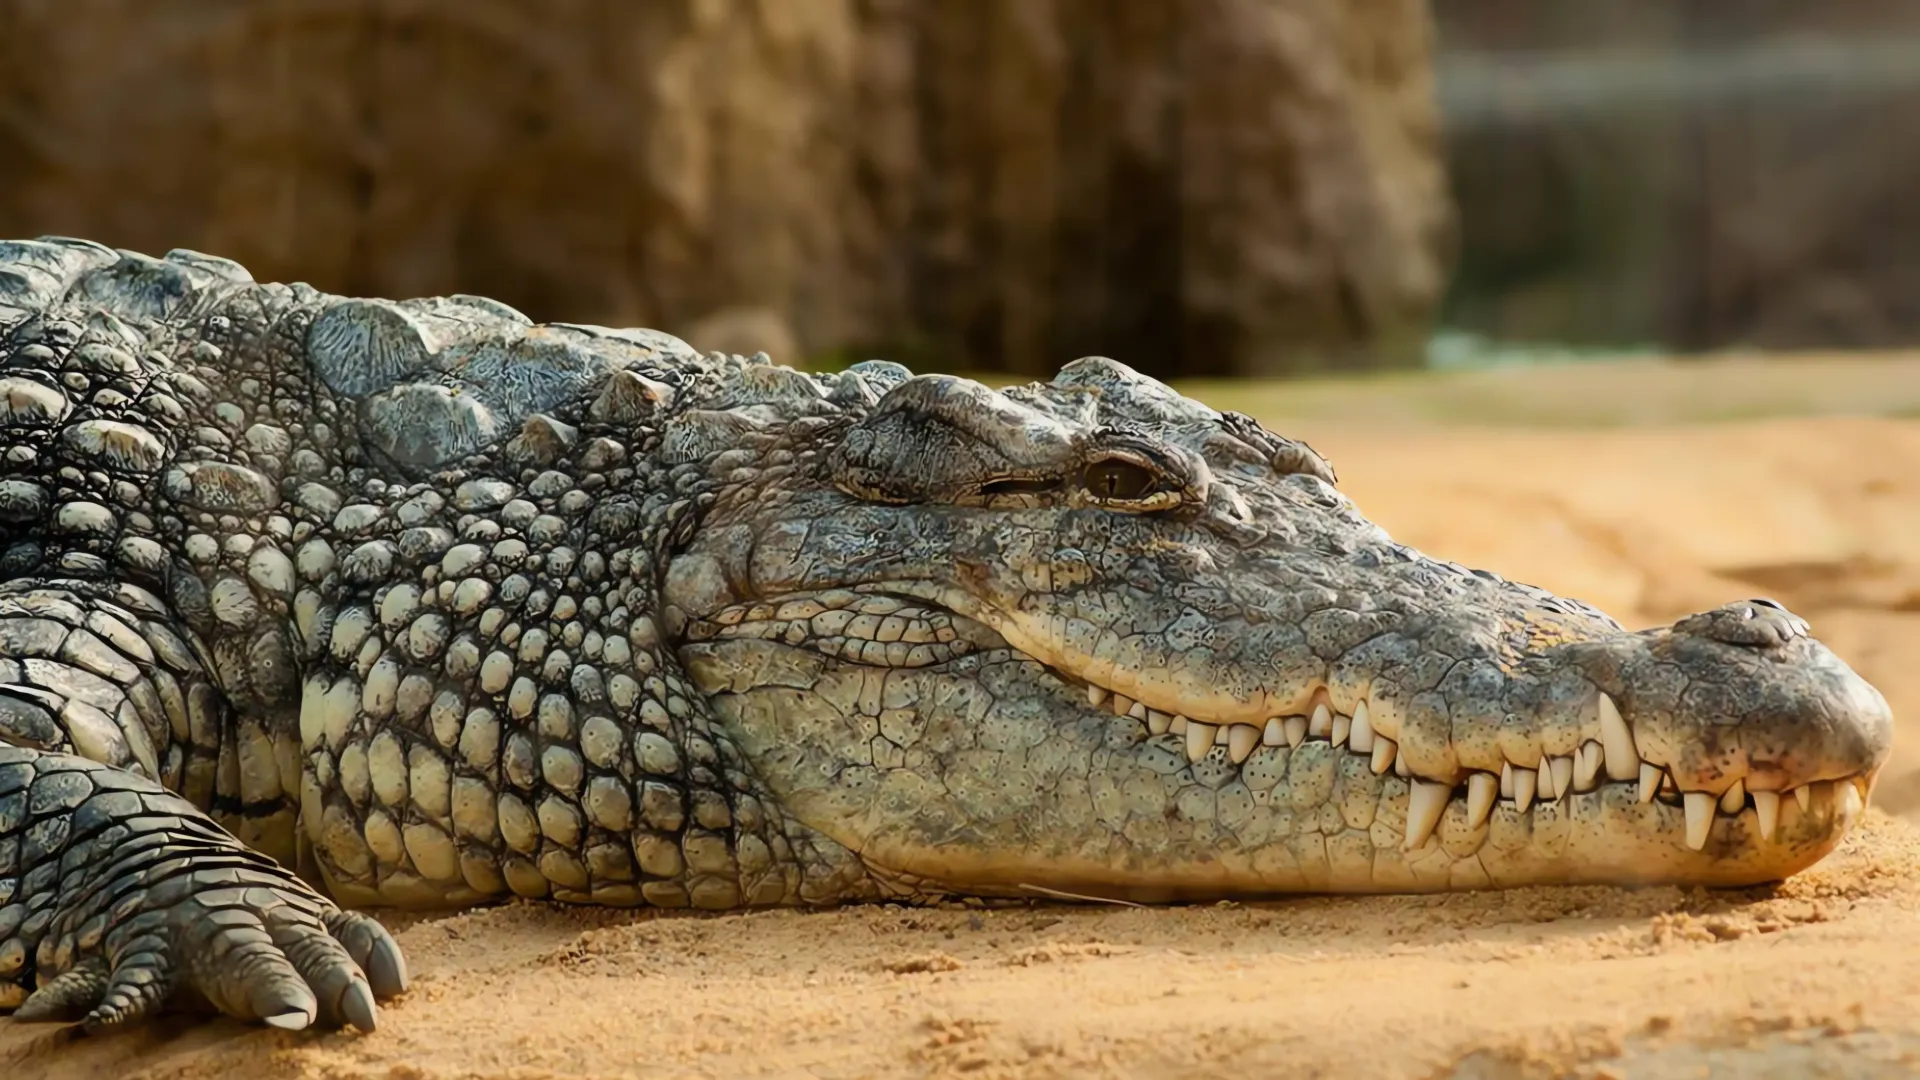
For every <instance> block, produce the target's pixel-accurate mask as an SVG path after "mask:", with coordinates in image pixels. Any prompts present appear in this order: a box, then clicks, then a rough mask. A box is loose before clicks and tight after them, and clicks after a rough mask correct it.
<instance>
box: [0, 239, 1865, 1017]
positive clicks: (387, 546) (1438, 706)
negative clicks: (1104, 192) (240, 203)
mask: <svg viewBox="0 0 1920 1080" xmlns="http://www.w3.org/2000/svg"><path fill="white" fill-rule="evenodd" d="M1891 737H1892V717H1891V714H1890V712H1889V709H1888V707H1887V703H1886V701H1885V699H1884V698H1883V697H1882V696H1881V695H1880V694H1879V692H1878V691H1876V690H1875V689H1874V688H1873V687H1872V686H1871V685H1869V684H1868V683H1867V682H1866V681H1864V680H1863V679H1861V678H1860V677H1859V676H1857V675H1856V674H1855V673H1854V672H1853V671H1852V670H1851V669H1850V668H1849V667H1848V666H1847V665H1846V664H1845V663H1844V662H1843V661H1842V660H1841V659H1839V658H1838V657H1836V656H1835V655H1834V654H1833V653H1832V652H1831V651H1829V650H1828V649H1827V648H1826V647H1825V646H1823V645H1822V644H1821V643H1819V642H1818V641H1817V640H1816V639H1815V638H1813V637H1812V636H1811V635H1810V633H1809V628H1808V626H1807V624H1806V623H1805V622H1804V621H1803V620H1801V619H1800V618H1798V617H1796V616H1794V615H1793V614H1791V613H1790V612H1788V611H1787V610H1786V609H1784V608H1782V607H1781V606H1780V605H1778V604H1775V603H1773V602H1771V601H1769V600H1765V599H1749V600H1739V601H1734V602H1731V603H1728V604H1726V605H1725V606H1722V607H1720V608H1717V609H1714V610H1711V611H1706V612H1702V613H1700V614H1697V615H1692V616H1689V617H1686V618H1683V619H1680V620H1679V621H1677V622H1675V623H1673V624H1672V625H1670V626H1664V627H1658V628H1654V629H1648V630H1639V631H1630V630H1628V629H1626V628H1624V627H1623V626H1622V624H1621V623H1619V622H1617V621H1616V620H1614V619H1612V618H1610V617H1608V616H1607V615H1605V614H1603V613H1602V612H1600V611H1599V610H1597V609H1595V608H1593V607H1592V606H1589V605H1587V604H1585V603H1582V602H1579V601H1575V600H1571V599H1565V598H1561V597H1558V596H1556V595H1553V594H1551V593H1549V592H1547V591H1545V590H1542V589H1539V588H1535V587H1531V586H1528V585H1523V584H1519V583H1516V582H1513V581H1509V580H1506V579H1503V578H1502V577H1500V576H1498V575H1496V574H1493V573H1489V572H1486V571H1482V570H1471V569H1467V568H1464V567H1461V566H1459V565H1456V564H1454V563H1450V562H1447V561H1443V560H1439V559H1435V558H1431V557H1428V556H1426V555H1423V554H1422V553H1420V552H1418V551H1416V550H1413V549H1411V548H1409V547H1407V546H1404V545H1401V544H1398V543H1396V542H1394V541H1393V540H1392V539H1391V538H1390V537H1389V536H1388V534H1387V533H1386V532H1385V531H1384V530H1383V529H1382V528H1381V527H1379V526H1378V525H1376V524H1374V523H1373V522H1371V521H1369V520H1368V519H1367V518H1366V517H1365V516H1364V515H1363V514H1362V513H1361V511H1360V509H1359V508H1358V507H1357V506H1356V505H1355V504H1354V502H1353V501H1352V500H1351V499H1349V498H1348V497H1347V496H1346V495H1345V494H1343V493H1342V492H1341V490H1340V489H1339V488H1338V487H1337V485H1336V477H1335V474H1334V471H1333V469H1332V468H1331V466H1330V465H1329V464H1328V463H1327V461H1326V460H1325V459H1324V458H1322V457H1321V456H1320V455H1319V454H1317V453H1315V452H1314V451H1313V450H1312V449H1311V448H1310V447H1309V446H1307V445H1306V444H1305V443H1303V442H1300V441H1297V440H1293V439H1289V438H1285V437H1283V436H1280V435H1278V434H1275V433H1273V432H1270V431H1268V430H1266V429H1265V428H1263V427H1262V426H1261V425H1260V424H1259V423H1257V422H1256V421H1254V420H1253V419H1251V418H1249V417H1247V416H1245V415H1242V414H1239V413H1234V412H1223V411H1217V410H1215V409H1213V408H1210V407H1208V406H1207V405H1205V404H1202V403H1201V402H1199V401H1197V400H1194V399H1192V398H1189V397H1186V396H1183V395H1182V394H1180V393H1178V392H1176V391H1174V390H1173V389H1170V388H1169V387H1167V386H1166V385H1163V384H1162V383H1160V382H1158V381H1156V380H1154V379H1151V378H1147V377H1144V376H1142V375H1140V374H1138V373H1136V372H1135V371H1134V370H1133V369H1131V368H1129V367H1127V366H1125V365H1124V364H1122V363H1120V362H1117V361H1115V360H1112V359H1107V358H1102V357H1087V358H1082V359H1079V360H1075V361H1073V362H1071V363H1068V364H1066V365H1065V366H1064V367H1062V368H1061V369H1060V370H1059V371H1058V373H1057V374H1056V376H1055V377H1054V378H1053V379H1052V380H1051V381H1049V382H1045V383H1034V384H1030V385H1024V386H1014V387H1007V388H1003V389H992V388H989V387H987V386H986V385H983V384H981V383H979V382H976V381H971V380H967V379H963V378H958V377H953V376H948V375H938V374H928V375H913V374H912V373H910V372H909V371H908V370H907V369H906V368H904V367H901V366H899V365H897V364H893V363H889V362H885V361H868V362H865V363H859V364H855V365H853V366H851V367H849V368H847V369H845V370H843V371H839V372H835V373H809V372H803V371H800V370H796V369H793V368H789V367H785V366H780V365H776V364H774V363H772V362H771V361H770V360H769V359H768V358H767V357H765V356H764V355H758V356H754V357H750V358H743V357H739V356H728V355H721V354H718V353H710V354H702V353H700V352H698V351H696V350H695V349H693V348H691V347H689V346H688V345H687V344H686V343H685V342H683V341H681V340H680V339H678V338H675V337H673V336H670V335H668V334H665V333H660V332H656V331H651V330H641V329H609V328H606V327H601V326H592V325H584V324H570V323H549V324H535V323H534V322H533V321H531V320H530V319H528V318H527V317H526V316H524V315H522V314H521V313H519V312H518V311H516V310H514V309H512V308H511V307H508V306H506V305H504V304H501V303H498V302H494V301H491V300H487V299H484V298H481V297H475V296H466V295H454V296H445V297H434V298H422V299H412V300H405V301H399V302H390V301H386V300H379V299H358V298H346V297H340V296H334V295H329V294H326V293H324V292H321V291H319V290H317V289H315V288H312V287H310V286H308V285H304V284H293V285H286V284H272V283H260V282H256V281H255V280H253V278H252V277H251V275H249V274H248V273H247V272H246V270H244V269H243V268H242V267H240V266H239V265H237V264H235V263H234V262H231V261H229V260H226V259H222V258H218V257H216V256H211V255H206V254H202V253H198V252H193V251H188V250H175V251H171V252H169V253H167V254H166V255H165V256H164V257H163V258H153V257H150V256H146V255H141V254H138V253H135V252H130V251H123V250H116V249H113V248H109V247H106V246H102V245H99V244H95V243H90V242H86V241H80V240H72V239H63V238H42V239H39V240H33V241H15V242H7V243H0V1009H4V1010H10V1011H11V1012H12V1015H13V1016H14V1018H15V1019H16V1020H18V1021H29V1020H58V1021H67V1022H72V1021H78V1022H81V1023H83V1024H84V1025H86V1027H87V1028H88V1029H99V1028H106V1027H111V1026H114V1025H120V1024H127V1023H131V1022H133V1021H136V1020H139V1019H141V1018H144V1017H148V1016H151V1015H154V1014H156V1013H160V1012H163V1011H173V1010H190V1011H200V1012H206V1011H212V1012H216V1013H221V1014H226V1015H229V1016H232V1017H236V1018H240V1019H242V1020H248V1021H256V1022H264V1023H268V1024H272V1025H275V1026H278V1027H282V1028H289V1029H300V1028H305V1027H308V1026H316V1027H344V1026H349V1025H351V1026H354V1027H357V1028H361V1029H364V1030H372V1029H373V1028H374V1026H375V1024H376V1022H377V1014H378V1002H381V1001H385V1000H388V999H390V998H392V997H393V996H394V995H396V994H399V993H401V992H403V991H404V989H405V987H406V984H407V979H408V976H407V969H406V962H405V959H404V957H403V956H402V954H401V951H400V949H399V948H398V946H397V945H396V943H395V941H394V939H393V938H392V936H391V935H390V934H389V933H388V932H387V931H386V930H385V929H383V928H382V926H381V924H380V923H379V922H378V921H376V920H375V919H374V918H373V917H372V916H371V915H370V914H368V912H367V909H370V908H371V909H379V908H389V909H391V908H401V909H446V908H456V907H462V906H468V905H478V904H483V903H488V902H495V901H503V900H510V899H513V898H527V899H534V900H545V901H552V902H560V903H578V904H595V905H609V906H634V907H639V906H648V907H657V908H693V909H704V910H718V909H735V908H747V907H756V906H767V905H812V906H820V905H832V904H842V903H853V902H862V901H902V902H927V901H935V900H941V899H951V898H974V901H975V902H999V901H1003V900H1007V899H1009V898H1011V899H1019V898H1026V899H1028V900H1045V899H1047V898H1055V899H1070V900H1083V901H1085V900H1121V901H1130V902H1134V903H1174V902H1189V901H1198V900H1206V899H1214V898H1226V897H1249V898H1258V897H1276V896H1280V895H1284V894H1289V893H1300V892H1307V893H1388V892H1431V891H1445V890H1473V889H1492V888H1510V887H1516V886H1524V885H1555V884H1568V883H1599V884H1609V883H1614V884H1649V883H1669V884H1677V885H1699V886H1715V887H1718V886H1742V885H1752V884H1759V883H1766V882H1772V881H1777V880H1779V879H1782V878H1785V877H1787V876H1789V875H1792V874H1794V873H1797V872H1799V871H1801V870H1803V869H1804V868H1806V867H1808V866H1810V865H1812V864H1813V863H1815V862H1816V861H1818V860H1819V859H1821V858H1822V857H1824V856H1825V855H1826V854H1827V853H1828V852H1829V851H1831V850H1832V849H1833V848H1834V847H1835V845H1836V844H1838V843H1839V842H1840V841H1841V840H1842V839H1843V838H1844V837H1845V836H1846V834H1847V833H1848V830H1849V829H1850V828H1851V827H1852V826H1853V825H1854V824H1855V823H1856V822H1857V821H1858V820H1859V819H1860V817H1861V815H1862V813H1863V808H1864V805H1865V802H1866V800H1867V797H1868V796H1869V794H1870V792H1871V785H1872V783H1873V780H1874V778H1875V776H1876V775H1877V773H1878V771H1879V769H1880V768H1881V766H1882V765H1883V764H1884V762H1885V761H1886V760H1887V756H1888V752H1889V747H1890V741H1891Z"/></svg>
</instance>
